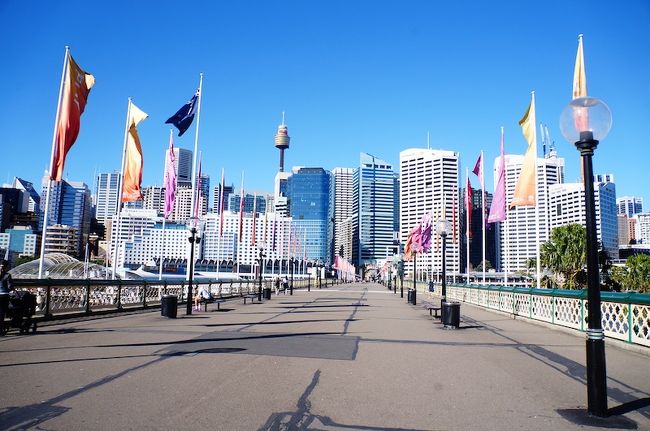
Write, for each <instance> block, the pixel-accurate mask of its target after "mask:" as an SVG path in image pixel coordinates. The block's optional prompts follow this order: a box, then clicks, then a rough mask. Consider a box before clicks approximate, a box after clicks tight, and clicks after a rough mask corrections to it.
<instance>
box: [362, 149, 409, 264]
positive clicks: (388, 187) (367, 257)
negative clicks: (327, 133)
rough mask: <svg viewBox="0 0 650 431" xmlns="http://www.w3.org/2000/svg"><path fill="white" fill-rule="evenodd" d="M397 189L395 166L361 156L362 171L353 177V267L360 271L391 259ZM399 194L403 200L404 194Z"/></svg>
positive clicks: (365, 155) (370, 156) (363, 154)
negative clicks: (388, 257) (389, 256)
mask: <svg viewBox="0 0 650 431" xmlns="http://www.w3.org/2000/svg"><path fill="white" fill-rule="evenodd" d="M400 154H401V153H400ZM395 186H396V180H395V173H394V171H393V166H392V164H390V163H388V162H386V161H385V160H382V159H379V158H377V157H375V156H373V155H371V154H367V153H361V154H360V157H359V167H358V168H356V169H355V170H354V173H353V176H352V187H353V201H354V213H353V216H352V224H353V240H352V241H353V250H352V263H353V264H354V265H355V266H357V267H360V266H361V265H366V266H368V265H371V266H376V265H378V264H379V261H383V260H385V259H386V257H387V256H388V255H392V252H391V250H393V247H394V244H393V241H394V236H395V235H394V230H393V229H394V226H395V219H394V218H395V202H394V199H395V194H396V193H397V191H396V190H395ZM400 194H401V195H402V196H403V194H402V193H401V191H400Z"/></svg>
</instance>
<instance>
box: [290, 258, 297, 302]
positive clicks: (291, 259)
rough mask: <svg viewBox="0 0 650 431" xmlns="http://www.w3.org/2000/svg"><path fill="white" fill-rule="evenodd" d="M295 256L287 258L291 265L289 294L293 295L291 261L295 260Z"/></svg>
mask: <svg viewBox="0 0 650 431" xmlns="http://www.w3.org/2000/svg"><path fill="white" fill-rule="evenodd" d="M295 260H296V258H295V257H293V256H291V258H289V264H290V265H291V268H290V269H291V283H289V295H293V263H294V262H295Z"/></svg>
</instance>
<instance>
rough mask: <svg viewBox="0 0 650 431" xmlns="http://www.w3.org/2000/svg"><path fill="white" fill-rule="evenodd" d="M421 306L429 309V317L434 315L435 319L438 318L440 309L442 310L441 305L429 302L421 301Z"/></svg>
mask: <svg viewBox="0 0 650 431" xmlns="http://www.w3.org/2000/svg"><path fill="white" fill-rule="evenodd" d="M422 307H424V308H426V309H427V310H429V315H430V316H431V317H435V318H436V319H439V318H440V311H441V310H442V308H441V307H439V306H437V305H436V304H432V303H431V302H423V303H422Z"/></svg>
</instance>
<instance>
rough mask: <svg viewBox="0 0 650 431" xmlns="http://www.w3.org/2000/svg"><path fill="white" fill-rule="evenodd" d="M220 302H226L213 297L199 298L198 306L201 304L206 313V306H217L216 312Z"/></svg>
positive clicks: (218, 297) (220, 298)
mask: <svg viewBox="0 0 650 431" xmlns="http://www.w3.org/2000/svg"><path fill="white" fill-rule="evenodd" d="M222 302H226V300H225V299H223V298H222V297H220V296H213V297H212V298H201V300H200V301H199V303H200V304H203V309H204V311H206V312H207V311H208V304H217V310H219V309H220V308H219V306H220V305H221V303H222Z"/></svg>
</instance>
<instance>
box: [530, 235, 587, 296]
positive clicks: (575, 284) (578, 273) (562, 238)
mask: <svg viewBox="0 0 650 431" xmlns="http://www.w3.org/2000/svg"><path fill="white" fill-rule="evenodd" d="M540 260H541V263H542V265H544V267H545V268H548V269H549V270H551V271H552V272H553V273H554V274H555V278H556V281H557V283H558V285H559V286H561V287H563V288H565V289H580V288H582V286H583V285H584V283H585V278H586V276H585V271H584V267H585V264H586V262H587V231H586V230H585V228H584V227H583V226H581V225H579V224H575V223H574V224H569V225H566V226H560V227H557V228H555V229H553V230H552V231H551V239H550V241H548V242H546V243H544V244H542V246H541V249H540Z"/></svg>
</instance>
